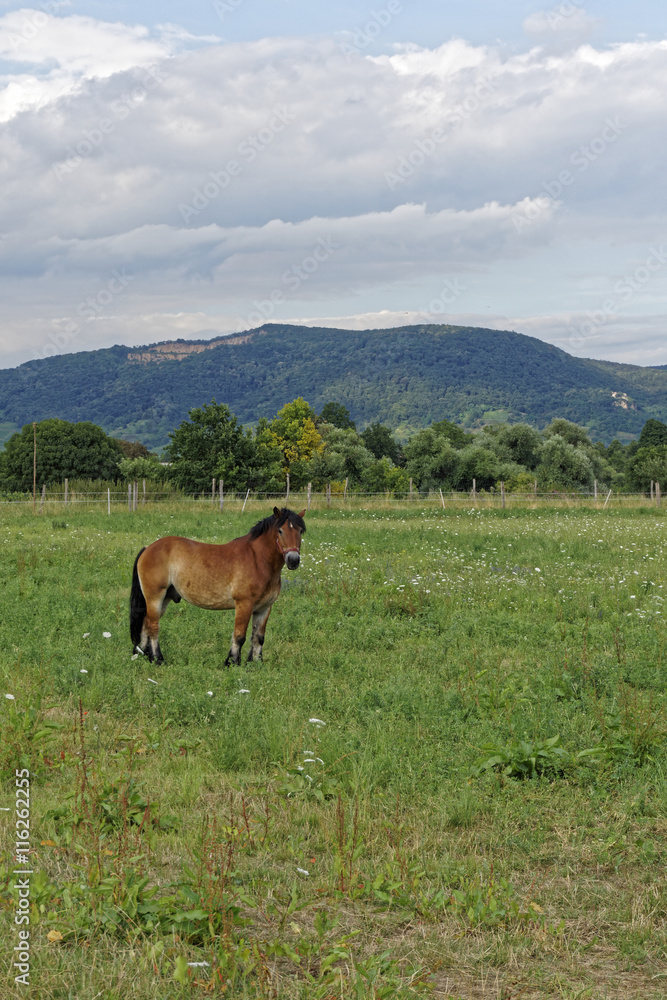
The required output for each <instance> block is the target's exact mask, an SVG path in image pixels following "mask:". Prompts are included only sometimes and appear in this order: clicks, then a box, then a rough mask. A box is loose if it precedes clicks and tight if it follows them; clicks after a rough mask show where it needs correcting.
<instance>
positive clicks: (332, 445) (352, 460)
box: [309, 424, 373, 486]
mask: <svg viewBox="0 0 667 1000" xmlns="http://www.w3.org/2000/svg"><path fill="white" fill-rule="evenodd" d="M320 431H321V433H322V438H323V441H324V445H325V447H324V450H323V451H322V452H320V453H316V454H315V455H313V458H312V459H311V461H310V463H309V470H311V472H309V476H310V478H312V480H313V482H315V481H317V482H318V483H320V484H323V483H324V482H328V481H329V480H331V479H336V480H339V479H345V478H348V479H349V480H350V484H351V485H354V486H356V485H358V484H359V483H360V482H361V480H362V477H363V474H364V470H365V469H366V468H367V467H368V466H369V465H370V464H371V463H372V461H373V455H372V453H371V452H370V451H369V450H368V448H367V447H366V445H365V444H364V441H363V439H362V437H361V435H359V434H357V432H356V431H355V430H352V428H348V429H347V430H344V429H343V428H342V427H334V426H333V424H320ZM325 470H326V472H325ZM311 473H312V474H311ZM325 475H326V479H325V478H324V476H325Z"/></svg>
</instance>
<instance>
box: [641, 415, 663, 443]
mask: <svg viewBox="0 0 667 1000" xmlns="http://www.w3.org/2000/svg"><path fill="white" fill-rule="evenodd" d="M638 444H639V447H640V448H651V447H653V445H660V444H667V424H663V422H662V420H654V419H653V418H651V419H650V420H647V421H646V423H645V424H644V426H643V427H642V432H641V434H640V435H639V442H638Z"/></svg>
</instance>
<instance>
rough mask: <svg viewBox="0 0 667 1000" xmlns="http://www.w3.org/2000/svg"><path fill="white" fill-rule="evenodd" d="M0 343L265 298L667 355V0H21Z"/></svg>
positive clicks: (211, 324) (618, 355)
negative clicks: (31, 2) (545, 2)
mask: <svg viewBox="0 0 667 1000" xmlns="http://www.w3.org/2000/svg"><path fill="white" fill-rule="evenodd" d="M0 63H1V65H0V73H1V74H2V79H1V83H0V170H1V172H2V183H1V185H0V206H1V213H2V223H1V225H0V232H1V234H2V236H1V243H0V254H1V271H0V282H1V287H0V294H1V295H2V303H3V308H2V312H1V314H0V367H10V366H12V365H16V364H19V363H21V362H23V361H26V360H30V359H32V358H35V357H46V356H48V355H50V354H53V353H60V352H62V351H78V350H91V349H94V348H99V347H107V346H109V345H111V344H115V343H123V344H131V345H136V344H146V343H151V342H155V341H158V340H165V339H168V338H170V337H211V336H213V335H215V334H217V333H231V332H234V331H238V330H241V329H248V328H251V327H255V326H259V325H261V323H263V322H265V321H266V320H272V321H282V322H299V323H310V324H316V323H317V324H324V325H328V326H340V327H349V328H368V327H383V326H395V325H399V324H400V325H402V324H405V323H424V322H450V323H463V324H471V325H476V326H486V327H492V328H493V327H495V328H501V329H513V330H517V331H518V332H521V333H528V334H531V335H533V336H536V337H540V338H541V339H543V340H547V341H549V342H551V343H554V344H557V345H558V346H559V347H562V348H563V349H565V350H567V351H569V352H570V353H571V354H575V355H578V356H581V357H597V358H607V359H612V360H618V361H625V362H632V363H637V364H667V336H665V334H666V333H667V227H666V226H665V214H666V212H665V186H666V185H665V178H666V177H667V163H666V162H665V159H666V157H665V149H666V147H667V128H665V103H666V101H667V40H665V13H664V4H663V3H658V0H634V3H632V4H628V3H627V2H624V3H620V2H617V0H606V2H605V3H602V0H591V2H590V3H587V4H586V6H584V3H583V2H581V0H557V2H556V3H555V5H554V6H553V7H550V8H544V7H543V6H541V5H540V3H539V0H537V2H531V0H507V2H503V3H498V2H497V0H496V2H492V0H439V2H436V0H422V2H420V0H378V3H377V4H375V5H373V4H369V3H366V2H363V0H320V2H318V3H313V2H312V0H308V2H307V0H215V2H210V0H208V2H199V3H190V4H187V5H186V4H184V3H176V2H174V0H161V2H160V3H157V2H155V3H153V2H140V0H139V2H137V0H135V2H133V3H129V2H125V0H120V2H119V0H116V2H114V3H111V2H110V0H83V2H81V3H78V2H76V0H65V2H58V0H43V2H42V3H40V4H36V5H35V6H32V7H28V6H25V7H24V6H20V5H19V4H15V3H12V2H6V0H0Z"/></svg>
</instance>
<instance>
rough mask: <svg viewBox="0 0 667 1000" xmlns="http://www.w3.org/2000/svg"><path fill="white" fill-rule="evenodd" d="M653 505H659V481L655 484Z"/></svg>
mask: <svg viewBox="0 0 667 1000" xmlns="http://www.w3.org/2000/svg"><path fill="white" fill-rule="evenodd" d="M655 505H656V507H659V506H660V483H656V484H655Z"/></svg>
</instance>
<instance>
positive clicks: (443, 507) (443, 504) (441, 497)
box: [440, 486, 445, 510]
mask: <svg viewBox="0 0 667 1000" xmlns="http://www.w3.org/2000/svg"><path fill="white" fill-rule="evenodd" d="M440 499H441V500H442V509H443V510H444V509H445V498H444V497H443V495H442V486H441V487H440Z"/></svg>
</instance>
